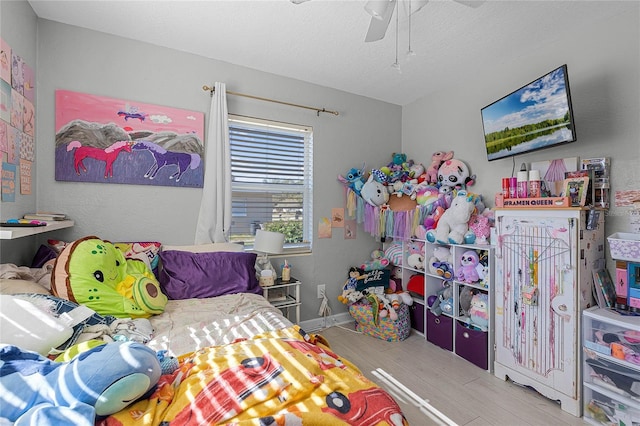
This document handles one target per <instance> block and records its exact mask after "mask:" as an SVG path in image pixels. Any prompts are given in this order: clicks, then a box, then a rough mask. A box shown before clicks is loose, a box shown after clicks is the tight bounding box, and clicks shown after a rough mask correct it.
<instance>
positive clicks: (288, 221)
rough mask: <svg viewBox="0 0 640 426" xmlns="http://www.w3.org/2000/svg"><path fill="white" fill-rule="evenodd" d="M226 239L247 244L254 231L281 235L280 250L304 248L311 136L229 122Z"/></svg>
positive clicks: (295, 129) (276, 126)
mask: <svg viewBox="0 0 640 426" xmlns="http://www.w3.org/2000/svg"><path fill="white" fill-rule="evenodd" d="M229 141H230V145H231V176H232V186H231V188H232V198H233V199H232V216H233V219H232V225H231V240H232V241H242V242H244V243H245V245H249V246H250V245H253V240H254V237H255V231H256V230H257V229H266V230H269V231H277V232H282V233H283V234H284V235H285V249H294V248H298V249H300V248H301V249H310V248H311V243H310V242H311V232H312V222H311V221H312V219H311V218H312V209H311V182H312V166H311V164H312V161H311V159H312V132H311V130H310V129H309V128H305V127H300V126H290V125H286V124H282V123H275V122H267V121H264V120H253V119H247V118H241V119H239V118H233V119H230V120H229Z"/></svg>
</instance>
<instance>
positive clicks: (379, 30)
mask: <svg viewBox="0 0 640 426" xmlns="http://www.w3.org/2000/svg"><path fill="white" fill-rule="evenodd" d="M395 8H396V0H389V7H387V9H386V10H385V12H384V15H383V16H382V19H376V18H371V23H370V24H369V30H368V31H367V35H366V37H365V38H364V41H365V42H370V41H378V40H382V39H383V38H384V35H385V34H386V33H387V28H389V22H391V16H393V11H394V10H395Z"/></svg>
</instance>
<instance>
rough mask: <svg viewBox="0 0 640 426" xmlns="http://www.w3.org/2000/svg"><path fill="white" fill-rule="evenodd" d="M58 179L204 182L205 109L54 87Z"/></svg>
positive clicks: (190, 184)
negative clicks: (173, 106) (154, 103)
mask: <svg viewBox="0 0 640 426" xmlns="http://www.w3.org/2000/svg"><path fill="white" fill-rule="evenodd" d="M55 152H56V154H55V161H56V164H55V177H56V180H60V181H74V182H102V183H120V184H138V185H163V186H177V187H191V188H202V186H203V183H204V113H202V112H197V111H190V110H185V109H180V108H172V107H165V106H159V105H152V104H145V103H140V102H134V101H127V100H121V99H114V98H108V97H104V96H97V95H91V94H86V93H79V92H72V91H68V90H57V91H56V138H55Z"/></svg>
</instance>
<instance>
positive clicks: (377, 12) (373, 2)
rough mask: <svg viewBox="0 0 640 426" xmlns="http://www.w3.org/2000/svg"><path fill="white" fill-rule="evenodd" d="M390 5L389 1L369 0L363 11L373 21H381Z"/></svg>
mask: <svg viewBox="0 0 640 426" xmlns="http://www.w3.org/2000/svg"><path fill="white" fill-rule="evenodd" d="M391 3H392V2H391V1H390V0H369V1H368V2H367V4H366V5H365V6H364V10H366V11H367V13H368V14H369V15H371V16H372V17H374V18H375V19H379V20H382V19H383V18H384V15H385V13H386V12H387V9H388V8H389V6H390V5H391Z"/></svg>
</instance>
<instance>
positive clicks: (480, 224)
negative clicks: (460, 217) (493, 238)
mask: <svg viewBox="0 0 640 426" xmlns="http://www.w3.org/2000/svg"><path fill="white" fill-rule="evenodd" d="M469 229H470V230H471V231H473V234H474V235H475V241H471V242H470V243H471V244H473V243H476V244H486V243H487V242H488V241H489V235H490V234H491V224H490V222H489V217H488V216H487V215H484V214H473V215H471V218H470V219H469Z"/></svg>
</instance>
